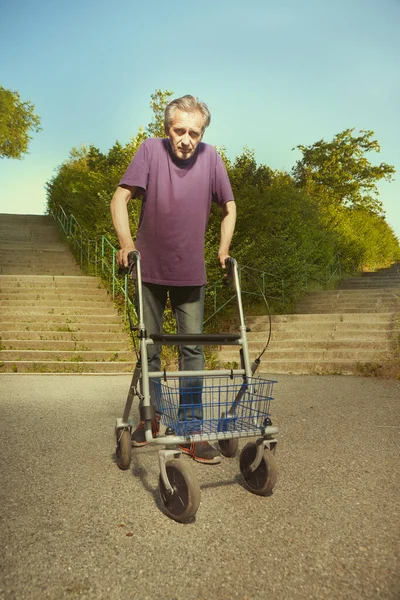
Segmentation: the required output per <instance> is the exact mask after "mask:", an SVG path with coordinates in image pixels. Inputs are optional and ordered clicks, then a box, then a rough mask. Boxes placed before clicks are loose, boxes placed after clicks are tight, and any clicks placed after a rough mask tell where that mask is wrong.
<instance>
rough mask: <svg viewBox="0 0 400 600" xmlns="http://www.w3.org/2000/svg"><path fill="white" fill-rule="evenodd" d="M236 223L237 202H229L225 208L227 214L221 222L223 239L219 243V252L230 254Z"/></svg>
mask: <svg viewBox="0 0 400 600" xmlns="http://www.w3.org/2000/svg"><path fill="white" fill-rule="evenodd" d="M235 223H236V204H235V202H233V201H232V202H228V203H227V204H226V208H225V214H224V216H223V219H222V222H221V241H220V244H219V254H226V255H228V254H229V248H230V245H231V241H232V237H233V233H234V231H235Z"/></svg>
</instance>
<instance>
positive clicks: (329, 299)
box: [219, 264, 400, 374]
mask: <svg viewBox="0 0 400 600" xmlns="http://www.w3.org/2000/svg"><path fill="white" fill-rule="evenodd" d="M399 323H400V264H395V265H393V266H392V267H390V269H382V270H380V271H378V272H376V273H364V274H363V275H362V276H360V277H357V278H352V279H348V280H346V281H343V282H342V283H341V285H340V289H338V290H333V291H324V292H312V293H308V294H307V295H306V296H305V297H304V298H303V300H302V301H301V302H300V303H299V305H298V307H297V311H296V314H293V315H276V316H273V317H272V335H271V341H270V344H269V346H268V348H267V350H266V352H265V353H264V355H263V357H262V363H261V367H260V370H262V371H263V372H271V373H299V374H301V373H303V374H307V373H309V374H311V373H313V374H315V373H321V374H324V373H342V374H359V373H360V372H365V373H367V372H370V371H371V372H372V371H373V370H374V369H376V368H377V366H378V365H380V364H382V363H384V362H385V361H387V360H388V359H389V357H390V356H391V354H392V352H393V349H394V347H395V346H396V344H398V343H399V341H398V336H399ZM246 325H248V326H249V327H250V328H251V332H250V333H249V334H248V340H249V349H250V356H251V358H252V359H254V358H256V357H257V356H258V354H259V353H260V352H261V350H262V349H263V347H264V345H265V343H266V342H267V340H268V331H269V322H268V318H267V317H250V318H247V319H246ZM237 359H238V353H237V352H234V351H233V350H232V349H223V350H222V351H221V352H220V354H219V360H220V361H222V362H224V363H227V362H232V361H235V360H236V361H237Z"/></svg>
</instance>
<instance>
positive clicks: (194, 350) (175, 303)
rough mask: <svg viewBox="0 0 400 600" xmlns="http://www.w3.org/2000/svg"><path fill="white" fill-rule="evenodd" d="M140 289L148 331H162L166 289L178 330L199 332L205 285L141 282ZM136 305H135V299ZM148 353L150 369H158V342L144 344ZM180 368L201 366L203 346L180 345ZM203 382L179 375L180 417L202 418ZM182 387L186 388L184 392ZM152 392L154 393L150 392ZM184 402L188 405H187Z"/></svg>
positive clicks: (202, 365) (186, 368)
mask: <svg viewBox="0 0 400 600" xmlns="http://www.w3.org/2000/svg"><path fill="white" fill-rule="evenodd" d="M142 293H143V322H144V325H145V328H146V332H147V335H151V334H152V333H158V334H159V333H162V331H163V328H162V323H163V316H164V310H165V306H166V303H167V297H168V293H169V298H170V302H171V307H172V311H173V314H174V317H175V319H176V325H177V331H178V333H202V331H203V318H204V295H205V286H164V285H157V284H154V283H143V284H142ZM136 306H138V302H137V301H136ZM147 356H148V368H149V372H151V371H161V360H160V346H156V345H149V346H147ZM179 370H180V371H202V370H204V354H203V348H202V347H201V346H196V345H191V346H180V347H179ZM202 385H203V378H202V377H198V378H183V377H182V378H181V381H180V386H179V387H180V397H179V403H180V408H179V413H178V415H179V419H180V420H187V419H194V418H196V419H202V418H203V417H202V406H201V396H202ZM185 388H187V392H186V391H185ZM151 395H152V396H153V394H151ZM185 405H187V407H186V408H185ZM188 405H191V406H188ZM193 405H195V407H193Z"/></svg>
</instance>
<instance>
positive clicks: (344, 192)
mask: <svg viewBox="0 0 400 600" xmlns="http://www.w3.org/2000/svg"><path fill="white" fill-rule="evenodd" d="M353 131H354V128H353V129H345V130H344V131H343V132H342V133H338V134H337V135H335V137H334V138H333V140H332V141H331V142H325V140H319V141H318V142H316V143H315V144H312V145H311V146H302V145H300V146H296V148H297V149H299V150H301V151H302V153H303V158H302V159H301V160H299V161H298V162H297V163H296V165H295V166H294V168H293V171H292V173H293V176H294V179H295V181H296V182H297V184H298V185H299V186H300V187H303V188H305V189H306V191H307V193H308V194H310V195H312V196H314V197H318V198H319V199H320V201H321V203H324V204H328V205H331V206H332V205H333V206H334V207H336V208H342V207H353V208H361V209H364V210H369V211H371V212H374V213H376V214H381V213H382V212H383V210H382V203H381V202H380V201H379V199H378V196H379V193H378V190H377V186H376V182H377V181H379V180H380V179H386V180H387V181H391V179H392V176H393V174H394V173H395V168H394V167H393V166H391V165H388V164H386V163H381V164H379V165H373V164H371V162H370V161H369V160H368V158H366V156H365V155H366V154H367V153H369V152H372V151H374V152H380V146H379V143H378V142H377V140H374V139H372V136H373V135H374V132H373V131H368V130H364V129H361V130H360V132H359V135H358V136H353Z"/></svg>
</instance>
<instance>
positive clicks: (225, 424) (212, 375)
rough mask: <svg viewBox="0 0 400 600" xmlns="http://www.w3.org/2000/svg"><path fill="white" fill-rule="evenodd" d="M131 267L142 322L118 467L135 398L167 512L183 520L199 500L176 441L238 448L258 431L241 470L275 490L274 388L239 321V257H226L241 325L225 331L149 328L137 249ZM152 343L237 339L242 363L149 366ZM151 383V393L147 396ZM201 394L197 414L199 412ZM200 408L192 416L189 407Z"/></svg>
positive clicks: (121, 423)
mask: <svg viewBox="0 0 400 600" xmlns="http://www.w3.org/2000/svg"><path fill="white" fill-rule="evenodd" d="M128 260H129V267H128V273H129V275H130V274H131V273H132V271H133V270H134V269H135V271H136V286H137V303H138V306H137V308H138V319H139V323H138V325H137V326H136V327H134V326H133V324H132V322H131V329H132V330H136V331H137V332H138V338H139V352H140V354H139V360H138V363H137V365H136V367H135V370H134V373H133V377H132V382H131V385H130V389H129V393H128V397H127V400H126V404H125V409H124V412H123V415H122V418H118V419H117V421H116V426H115V434H116V459H117V465H118V467H119V468H120V469H122V470H126V469H129V466H130V464H131V457H132V442H131V436H132V431H133V430H134V424H133V422H132V420H131V417H130V413H131V409H132V403H133V399H134V398H135V397H137V398H138V400H139V413H140V419H141V421H144V434H145V439H146V442H147V443H148V444H157V445H159V446H161V447H162V448H161V449H160V450H159V452H158V457H159V465H160V476H159V483H158V486H159V491H160V496H161V501H162V504H163V507H164V509H165V512H166V514H167V515H168V516H170V517H171V518H172V519H175V520H176V521H179V522H183V523H185V522H188V521H190V520H191V519H192V518H193V517H194V515H195V514H196V512H197V510H198V508H199V504H200V495H201V493H200V486H199V483H198V481H197V478H196V475H195V473H194V470H193V468H192V463H191V462H189V460H187V459H186V458H185V457H182V456H181V454H182V453H181V450H180V449H179V447H178V445H180V444H188V443H196V442H202V441H208V442H214V443H215V442H216V443H218V446H219V450H220V452H221V454H222V456H224V457H227V458H231V457H233V456H235V455H236V452H237V450H238V446H239V439H240V438H251V437H253V438H254V437H256V438H257V439H256V441H250V442H248V443H247V444H246V445H245V446H244V447H243V449H242V451H241V453H240V460H239V465H240V471H241V474H242V476H243V479H244V481H245V484H246V486H247V488H248V489H249V490H250V491H251V492H253V493H255V494H258V495H262V496H267V495H269V494H270V493H271V492H272V489H273V488H274V486H275V483H276V479H277V467H276V462H275V456H274V455H275V450H276V445H277V440H276V438H275V437H274V436H275V435H276V434H277V433H278V428H277V427H274V426H272V423H271V420H270V413H269V409H270V402H271V400H273V397H272V389H273V385H274V383H276V381H272V380H268V379H263V378H262V377H260V376H256V375H255V371H256V370H257V368H258V366H259V364H260V361H259V359H258V360H256V361H255V362H253V364H251V363H250V357H249V349H248V342H247V332H248V331H249V330H248V329H247V328H246V326H245V323H244V316H243V306H242V299H241V290H240V281H239V276H238V268H237V263H236V260H234V259H233V258H228V259H227V261H226V265H227V267H228V276H229V277H230V279H231V281H232V284H233V287H234V290H235V295H236V301H237V308H238V313H239V319H240V326H239V333H238V334H235V333H233V334H232V333H226V334H164V333H163V334H149V332H148V331H147V330H146V324H145V323H144V322H143V317H142V315H143V295H142V277H141V266H140V254H139V252H137V251H134V252H130V253H129V256H128ZM150 344H157V345H160V346H162V345H188V344H196V345H218V346H220V345H234V346H239V355H240V368H238V369H221V370H204V371H178V372H176V371H157V372H151V373H149V370H148V364H147V347H148V346H149V345H150ZM150 391H151V393H152V396H153V397H152V398H151V399H150ZM199 401H201V418H198V411H199V406H200V405H199ZM196 411H197V415H196V416H197V418H194V415H195V414H196ZM156 413H158V415H159V418H160V419H161V424H162V425H164V426H165V428H166V429H165V433H164V434H163V435H161V433H160V434H159V435H158V436H156V437H154V436H153V433H152V421H154V419H155V418H156Z"/></svg>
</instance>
